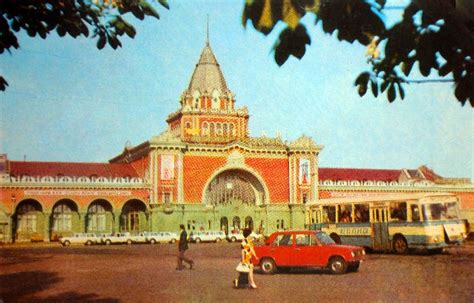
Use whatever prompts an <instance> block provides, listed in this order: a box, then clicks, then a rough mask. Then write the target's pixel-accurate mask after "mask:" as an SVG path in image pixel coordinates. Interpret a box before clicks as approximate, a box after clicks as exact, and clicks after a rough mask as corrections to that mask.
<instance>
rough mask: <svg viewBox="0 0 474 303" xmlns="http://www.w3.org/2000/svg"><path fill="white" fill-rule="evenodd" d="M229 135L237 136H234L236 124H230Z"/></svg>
mask: <svg viewBox="0 0 474 303" xmlns="http://www.w3.org/2000/svg"><path fill="white" fill-rule="evenodd" d="M229 135H230V136H235V134H234V124H233V123H230V124H229Z"/></svg>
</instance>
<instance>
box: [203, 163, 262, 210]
mask: <svg viewBox="0 0 474 303" xmlns="http://www.w3.org/2000/svg"><path fill="white" fill-rule="evenodd" d="M204 200H205V201H206V204H210V205H214V206H219V205H224V206H225V205H230V204H243V205H248V206H255V205H262V204H264V201H265V190H264V187H263V185H262V183H261V182H260V181H259V180H258V178H257V177H256V176H254V175H253V174H252V173H251V172H248V171H246V170H242V169H229V170H226V171H223V172H221V173H219V174H218V175H217V176H215V177H214V178H213V179H212V180H211V181H210V182H209V184H208V185H207V188H206V191H205V198H204Z"/></svg>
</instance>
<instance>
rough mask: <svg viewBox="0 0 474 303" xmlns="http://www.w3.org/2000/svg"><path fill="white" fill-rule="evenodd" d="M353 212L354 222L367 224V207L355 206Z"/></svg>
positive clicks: (363, 205) (365, 205) (362, 205)
mask: <svg viewBox="0 0 474 303" xmlns="http://www.w3.org/2000/svg"><path fill="white" fill-rule="evenodd" d="M354 210H355V211H354V221H355V222H369V205H367V204H356V205H354Z"/></svg>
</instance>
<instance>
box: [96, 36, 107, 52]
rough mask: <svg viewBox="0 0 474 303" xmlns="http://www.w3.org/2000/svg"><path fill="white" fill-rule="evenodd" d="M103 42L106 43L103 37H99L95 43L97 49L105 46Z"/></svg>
mask: <svg viewBox="0 0 474 303" xmlns="http://www.w3.org/2000/svg"><path fill="white" fill-rule="evenodd" d="M105 42H106V39H105V35H104V34H101V35H100V37H99V40H98V41H97V48H98V49H103V48H104V46H105Z"/></svg>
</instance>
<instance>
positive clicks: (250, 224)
mask: <svg viewBox="0 0 474 303" xmlns="http://www.w3.org/2000/svg"><path fill="white" fill-rule="evenodd" d="M245 228H250V229H251V230H253V219H252V217H250V216H247V217H246V218H245Z"/></svg>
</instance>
